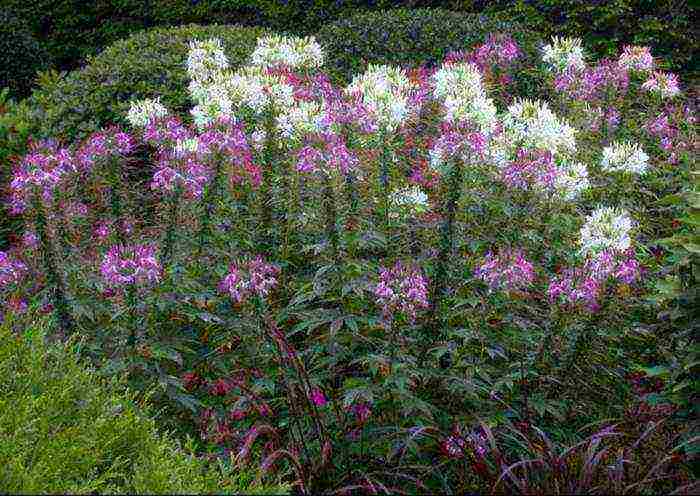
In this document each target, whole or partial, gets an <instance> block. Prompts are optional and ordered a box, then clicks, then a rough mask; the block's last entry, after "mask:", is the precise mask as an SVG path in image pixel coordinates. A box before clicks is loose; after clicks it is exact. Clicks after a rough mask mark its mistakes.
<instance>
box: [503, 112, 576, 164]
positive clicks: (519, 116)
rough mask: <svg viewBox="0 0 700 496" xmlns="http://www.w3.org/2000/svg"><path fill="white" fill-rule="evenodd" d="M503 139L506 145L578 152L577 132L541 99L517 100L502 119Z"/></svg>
mask: <svg viewBox="0 0 700 496" xmlns="http://www.w3.org/2000/svg"><path fill="white" fill-rule="evenodd" d="M502 124H503V134H502V136H501V140H502V141H504V142H505V144H506V145H508V144H510V146H513V145H516V146H517V145H518V144H519V146H520V147H525V148H538V149H542V150H549V151H551V152H552V153H554V154H557V153H568V152H573V151H575V150H576V138H575V133H576V130H575V129H574V128H573V127H571V126H570V125H569V124H568V123H567V122H566V121H564V120H560V119H559V118H558V117H557V116H556V115H555V114H554V112H552V111H551V109H550V108H549V106H548V105H547V103H546V102H543V101H541V100H529V99H520V100H516V101H515V102H514V103H513V104H512V105H510V107H508V112H507V113H506V114H505V115H504V116H503V122H502Z"/></svg>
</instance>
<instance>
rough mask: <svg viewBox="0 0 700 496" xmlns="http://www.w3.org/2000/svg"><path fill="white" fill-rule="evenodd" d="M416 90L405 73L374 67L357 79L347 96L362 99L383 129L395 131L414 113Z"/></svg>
mask: <svg viewBox="0 0 700 496" xmlns="http://www.w3.org/2000/svg"><path fill="white" fill-rule="evenodd" d="M415 89H416V86H415V85H414V84H413V83H411V82H410V81H409V79H408V75H407V74H406V71H404V70H403V69H400V68H398V67H391V66H387V65H373V64H370V65H369V66H368V67H367V71H365V73H364V74H361V75H359V76H355V77H354V78H353V80H352V83H350V85H349V86H348V87H347V88H345V93H346V94H348V95H350V96H353V97H356V98H359V99H360V100H361V101H362V103H363V104H364V105H365V106H366V107H367V109H368V110H369V112H370V113H371V114H373V116H374V118H375V120H376V123H377V125H378V126H379V127H380V128H382V129H384V130H387V131H393V130H394V129H396V128H397V127H399V126H400V125H401V124H403V123H404V122H405V120H406V119H407V118H408V116H409V114H410V112H411V110H414V109H411V106H410V104H409V98H410V96H411V92H412V91H413V90H415ZM415 111H417V109H415Z"/></svg>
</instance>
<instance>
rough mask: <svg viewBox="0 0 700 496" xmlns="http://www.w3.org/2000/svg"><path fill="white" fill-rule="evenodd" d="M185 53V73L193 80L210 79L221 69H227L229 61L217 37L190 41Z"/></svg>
mask: <svg viewBox="0 0 700 496" xmlns="http://www.w3.org/2000/svg"><path fill="white" fill-rule="evenodd" d="M189 47H190V50H189V53H188V55H187V73H188V74H189V76H190V79H193V80H195V81H202V82H204V81H210V80H212V79H213V78H215V77H216V76H217V75H218V74H219V73H220V72H221V71H223V70H224V69H228V67H229V62H228V58H226V54H225V53H224V47H223V45H222V44H221V40H220V39H218V38H210V39H208V40H206V41H198V40H193V41H190V45H189Z"/></svg>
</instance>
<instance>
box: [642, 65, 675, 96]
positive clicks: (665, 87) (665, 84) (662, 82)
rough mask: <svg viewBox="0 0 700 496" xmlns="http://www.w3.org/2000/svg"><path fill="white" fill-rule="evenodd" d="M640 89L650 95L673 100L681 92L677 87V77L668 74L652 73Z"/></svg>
mask: <svg viewBox="0 0 700 496" xmlns="http://www.w3.org/2000/svg"><path fill="white" fill-rule="evenodd" d="M642 88H643V89H645V90H647V91H648V92H650V93H655V94H658V95H660V96H661V98H673V97H674V96H676V95H678V94H679V93H680V92H681V89H680V87H679V86H678V76H676V75H675V74H672V73H670V72H659V71H654V72H653V73H652V74H651V76H649V79H647V80H646V81H645V82H644V84H642Z"/></svg>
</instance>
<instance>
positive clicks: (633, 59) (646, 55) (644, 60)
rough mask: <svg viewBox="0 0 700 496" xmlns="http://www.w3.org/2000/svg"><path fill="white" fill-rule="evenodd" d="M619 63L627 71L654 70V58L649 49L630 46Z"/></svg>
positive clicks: (622, 54)
mask: <svg viewBox="0 0 700 496" xmlns="http://www.w3.org/2000/svg"><path fill="white" fill-rule="evenodd" d="M618 63H619V64H620V65H621V66H622V67H625V68H627V69H630V70H633V71H640V72H645V71H650V70H652V69H653V68H654V57H653V56H652V55H651V51H650V50H649V47H646V46H644V47H641V46H631V45H628V46H626V47H625V48H624V50H623V51H622V53H621V54H620V58H619V59H618Z"/></svg>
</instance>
